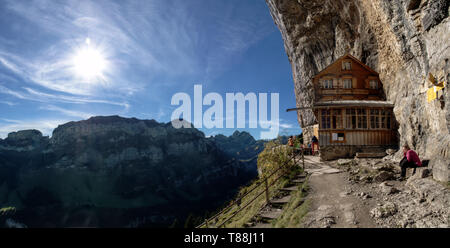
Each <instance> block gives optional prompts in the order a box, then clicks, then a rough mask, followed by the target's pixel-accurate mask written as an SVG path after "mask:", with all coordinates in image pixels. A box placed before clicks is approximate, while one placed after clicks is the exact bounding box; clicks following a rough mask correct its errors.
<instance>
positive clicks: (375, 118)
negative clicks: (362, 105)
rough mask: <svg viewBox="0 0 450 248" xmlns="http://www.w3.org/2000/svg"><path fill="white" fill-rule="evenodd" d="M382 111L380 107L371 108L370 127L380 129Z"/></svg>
mask: <svg viewBox="0 0 450 248" xmlns="http://www.w3.org/2000/svg"><path fill="white" fill-rule="evenodd" d="M379 114H380V111H379V110H378V109H371V110H370V128H371V129H379V128H380V116H379Z"/></svg>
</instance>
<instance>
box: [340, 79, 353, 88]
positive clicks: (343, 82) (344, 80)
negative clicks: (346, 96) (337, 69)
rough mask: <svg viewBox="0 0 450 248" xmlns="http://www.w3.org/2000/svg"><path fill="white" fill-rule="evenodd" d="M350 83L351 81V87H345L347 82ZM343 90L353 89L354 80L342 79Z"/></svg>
mask: <svg viewBox="0 0 450 248" xmlns="http://www.w3.org/2000/svg"><path fill="white" fill-rule="evenodd" d="M346 81H347V82H348V81H350V87H345V86H346V85H345V82H346ZM342 88H343V89H353V78H343V79H342Z"/></svg>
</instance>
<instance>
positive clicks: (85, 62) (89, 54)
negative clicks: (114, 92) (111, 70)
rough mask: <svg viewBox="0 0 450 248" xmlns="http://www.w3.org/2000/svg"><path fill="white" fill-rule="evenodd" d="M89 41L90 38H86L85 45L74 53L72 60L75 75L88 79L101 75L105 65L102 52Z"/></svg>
mask: <svg viewBox="0 0 450 248" xmlns="http://www.w3.org/2000/svg"><path fill="white" fill-rule="evenodd" d="M90 43H91V42H90V39H86V46H85V47H83V48H81V49H80V50H78V51H77V52H76V53H75V56H74V57H73V61H72V63H73V69H74V72H75V75H77V76H78V77H81V78H83V79H88V80H92V79H95V78H100V77H102V76H103V73H104V71H105V69H106V66H107V61H106V59H105V58H104V56H103V55H102V53H101V52H100V51H99V50H98V49H95V48H93V47H92V46H90Z"/></svg>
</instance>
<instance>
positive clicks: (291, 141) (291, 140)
mask: <svg viewBox="0 0 450 248" xmlns="http://www.w3.org/2000/svg"><path fill="white" fill-rule="evenodd" d="M288 146H290V147H293V146H294V139H293V137H292V136H291V137H289V139H288Z"/></svg>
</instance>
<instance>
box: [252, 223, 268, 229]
mask: <svg viewBox="0 0 450 248" xmlns="http://www.w3.org/2000/svg"><path fill="white" fill-rule="evenodd" d="M250 228H272V224H270V223H262V222H258V223H256V224H255V225H253V226H250Z"/></svg>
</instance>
